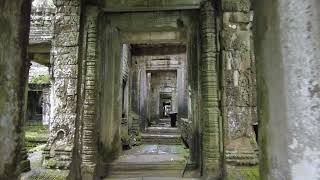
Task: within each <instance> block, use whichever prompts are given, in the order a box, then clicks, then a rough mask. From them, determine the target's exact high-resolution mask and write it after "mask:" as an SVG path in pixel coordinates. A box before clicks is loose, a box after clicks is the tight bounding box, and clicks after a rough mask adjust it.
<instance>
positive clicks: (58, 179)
mask: <svg viewBox="0 0 320 180" xmlns="http://www.w3.org/2000/svg"><path fill="white" fill-rule="evenodd" d="M28 159H29V160H30V165H31V171H29V172H26V173H22V174H21V177H20V180H65V179H66V178H67V176H68V174H69V171H68V170H58V169H57V170H51V169H44V168H43V167H41V164H42V162H41V161H42V151H35V152H33V153H31V154H29V157H28Z"/></svg>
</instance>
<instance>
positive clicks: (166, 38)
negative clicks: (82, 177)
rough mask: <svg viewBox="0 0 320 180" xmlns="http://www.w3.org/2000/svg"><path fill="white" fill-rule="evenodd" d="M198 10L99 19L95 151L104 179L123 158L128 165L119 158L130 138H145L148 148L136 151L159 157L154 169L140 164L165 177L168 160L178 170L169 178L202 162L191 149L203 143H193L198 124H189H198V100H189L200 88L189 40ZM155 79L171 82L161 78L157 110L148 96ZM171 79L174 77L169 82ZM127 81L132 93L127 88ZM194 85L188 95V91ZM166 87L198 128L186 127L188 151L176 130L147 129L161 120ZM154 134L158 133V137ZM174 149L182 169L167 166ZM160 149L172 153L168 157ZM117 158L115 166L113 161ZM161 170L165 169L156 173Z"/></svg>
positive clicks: (194, 50)
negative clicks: (96, 136) (161, 99)
mask: <svg viewBox="0 0 320 180" xmlns="http://www.w3.org/2000/svg"><path fill="white" fill-rule="evenodd" d="M197 13H198V12H197V11H193V10H185V11H170V12H144V13H138V12H136V13H121V14H117V13H106V14H104V15H102V16H99V18H98V24H99V25H98V27H97V32H96V34H97V36H98V37H99V40H98V41H97V44H98V49H97V50H98V52H99V54H98V59H97V66H96V67H97V70H96V71H97V74H98V75H97V78H98V79H97V80H96V82H97V91H98V97H97V103H96V104H97V106H98V107H97V112H96V116H97V122H96V123H97V127H99V128H98V129H97V132H98V134H99V136H98V144H99V147H98V149H97V151H98V159H99V161H100V162H99V163H98V164H100V167H98V168H99V174H100V175H101V176H102V177H108V176H114V175H115V174H117V173H119V170H121V168H120V167H119V163H120V164H121V163H123V162H119V159H118V158H117V157H119V156H120V159H121V158H123V157H124V156H125V155H126V153H127V151H123V150H122V145H123V144H124V143H125V144H126V143H127V144H130V142H131V139H130V137H132V136H133V138H132V139H134V141H136V140H137V139H138V138H141V142H142V144H143V145H142V149H140V150H139V151H143V152H146V154H144V155H146V157H150V158H151V157H152V156H155V157H156V159H158V160H157V161H153V162H152V163H153V164H156V166H150V164H148V163H150V162H149V161H148V162H144V161H143V163H145V164H144V165H143V166H142V167H148V166H149V168H150V172H149V174H150V173H151V174H152V173H156V174H157V172H158V176H161V175H162V176H163V175H164V176H168V174H166V173H163V172H165V171H167V170H169V169H168V168H167V166H168V165H169V166H170V164H171V165H172V167H173V169H175V168H178V169H175V172H176V173H173V174H172V173H171V176H174V177H180V176H181V174H182V173H183V171H184V169H185V167H186V166H187V162H188V161H190V162H192V164H193V165H195V166H194V167H195V168H196V167H197V166H196V164H197V162H198V160H199V159H193V157H196V155H192V154H194V153H195V152H194V151H195V147H199V146H198V145H195V144H194V142H199V140H195V138H197V137H199V136H197V135H193V132H194V133H195V132H198V130H196V128H197V127H199V126H194V127H192V126H193V125H194V124H195V125H196V124H198V123H199V120H198V118H197V117H198V114H197V113H198V112H197V111H196V110H195V109H194V107H195V106H196V104H194V105H190V104H188V102H190V101H191V102H195V103H196V101H197V100H196V98H195V97H197V96H198V92H197V91H196V88H197V86H195V85H196V82H197V81H198V79H197V78H198V77H197V76H192V74H197V72H198V69H197V67H198V65H197V64H198V57H197V54H198V48H197V46H194V44H191V43H192V42H196V41H197V40H196V39H197V26H198V25H197V23H196V22H197V21H196V19H197V18H196V17H197V16H194V14H197ZM133 19H134V21H132V20H133ZM133 23H134V24H133ZM88 36H90V34H88ZM88 45H90V44H88ZM89 48H90V47H88V49H89ZM147 59H149V61H148V60H147ZM142 62H143V63H142ZM189 64H190V66H189ZM119 72H120V73H119ZM159 72H161V73H159ZM161 74H162V75H163V76H161ZM157 76H158V77H169V79H165V80H159V81H163V82H164V83H163V84H162V85H163V87H158V89H159V88H160V89H161V90H160V91H157V95H156V98H154V99H156V101H157V103H156V106H155V107H153V106H152V102H149V101H148V97H150V99H151V97H152V93H151V92H152V90H151V89H152V88H153V87H152V85H151V84H153V79H152V78H153V77H157ZM171 76H172V77H171ZM170 77H171V78H170ZM160 79H161V78H160ZM171 79H172V80H173V82H170V80H171ZM123 82H126V84H123ZM148 83H150V84H148ZM127 85H128V89H129V90H126V87H125V86H127ZM148 88H149V89H148ZM150 88H151V89H150ZM190 89H191V92H188V91H189V90H190ZM161 92H162V93H163V92H165V93H170V96H171V100H170V101H171V102H170V106H171V107H172V108H173V109H172V110H175V111H177V113H178V119H181V118H183V119H184V120H185V121H187V122H188V124H189V126H191V128H190V129H193V130H194V131H193V132H189V133H190V135H189V136H185V137H188V138H190V139H189V140H185V141H184V142H189V143H191V144H189V145H188V146H187V147H193V148H190V151H189V150H188V149H187V148H184V145H183V144H182V141H181V140H180V139H181V136H182V135H181V133H180V130H179V129H178V128H166V127H165V128H160V129H159V127H158V126H152V127H149V126H148V124H150V123H149V122H156V124H158V123H159V121H160V114H159V112H160V103H159V101H160V93H161ZM175 94H176V95H175ZM188 99H190V100H188ZM121 102H122V103H121ZM163 103H167V102H163ZM152 110H156V111H157V113H156V114H157V116H156V119H155V120H152V117H151V116H152V114H153V113H151V112H152ZM188 117H192V118H190V119H188ZM137 121H138V123H136V122H137ZM151 124H152V123H151ZM119 127H120V128H119ZM183 127H184V126H183ZM155 135H156V136H157V137H154V136H155ZM162 140H163V141H162ZM130 147H131V145H130ZM139 148H141V147H138V149H139ZM134 149H137V148H135V147H133V149H132V151H133V152H132V153H137V152H136V151H134ZM154 150H155V151H154ZM177 152H179V153H178V154H179V156H178V157H180V158H182V159H180V158H178V160H177V162H178V164H179V166H176V165H174V162H176V161H174V162H173V164H172V163H169V164H166V165H165V164H163V162H170V161H166V158H168V157H172V158H173V159H175V158H174V157H173V156H176V155H177ZM153 153H156V154H153ZM159 153H160V154H159ZM161 153H165V154H167V155H165V156H166V157H164V156H163V155H162V154H161ZM131 155H132V154H131ZM150 158H145V159H148V160H149V159H150ZM151 159H152V158H151ZM125 160H128V159H126V158H125ZM137 161H138V160H137ZM115 162H118V164H114V163H115ZM125 163H129V162H126V161H125ZM143 163H142V164H143ZM129 164H130V163H129ZM136 165H137V164H132V165H131V166H127V167H126V171H127V172H129V171H130V170H132V168H133V167H135V166H136ZM159 168H160V169H161V168H165V169H163V170H162V171H158V169H159ZM124 170H125V169H123V168H122V170H121V172H122V173H123V172H126V171H124ZM135 172H136V171H135ZM198 172H199V171H198ZM129 174H130V173H129ZM147 174H148V173H147ZM128 176H129V175H128Z"/></svg>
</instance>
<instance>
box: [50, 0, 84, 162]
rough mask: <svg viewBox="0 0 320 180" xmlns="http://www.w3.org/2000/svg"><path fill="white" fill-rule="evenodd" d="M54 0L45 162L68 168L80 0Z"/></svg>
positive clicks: (76, 66) (75, 81) (74, 95)
mask: <svg viewBox="0 0 320 180" xmlns="http://www.w3.org/2000/svg"><path fill="white" fill-rule="evenodd" d="M54 3H55V6H56V8H57V12H56V16H55V19H54V36H53V40H52V50H51V62H52V66H53V67H52V69H53V85H52V102H53V104H52V106H51V107H52V109H51V118H52V119H51V122H50V137H49V142H48V147H47V151H46V153H45V154H46V155H45V161H44V164H45V165H46V166H50V167H51V168H52V167H57V168H67V167H68V166H69V164H70V162H71V161H70V160H71V158H70V157H71V150H72V148H73V143H74V139H73V138H74V133H75V119H76V104H77V79H78V50H79V43H78V39H79V27H80V1H79V0H68V1H62V0H56V1H55V2H54ZM60 152H62V153H60Z"/></svg>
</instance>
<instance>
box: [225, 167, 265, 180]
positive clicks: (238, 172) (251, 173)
mask: <svg viewBox="0 0 320 180" xmlns="http://www.w3.org/2000/svg"><path fill="white" fill-rule="evenodd" d="M227 169H228V171H227V173H228V174H227V180H235V179H237V180H259V179H260V175H259V166H245V167H233V166H232V167H228V168H227Z"/></svg>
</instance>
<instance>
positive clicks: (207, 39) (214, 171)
mask: <svg viewBox="0 0 320 180" xmlns="http://www.w3.org/2000/svg"><path fill="white" fill-rule="evenodd" d="M200 13H201V14H200V15H201V16H200V17H201V19H200V21H201V23H200V27H201V31H200V33H201V60H200V78H201V80H200V83H201V85H200V88H201V128H202V171H203V175H204V176H205V177H206V178H207V179H215V178H218V177H220V175H221V152H220V133H221V132H220V128H219V114H220V110H219V107H218V106H219V104H218V77H217V76H218V74H217V67H216V65H217V47H216V21H215V9H214V4H213V2H211V1H204V2H202V4H201V9H200Z"/></svg>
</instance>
